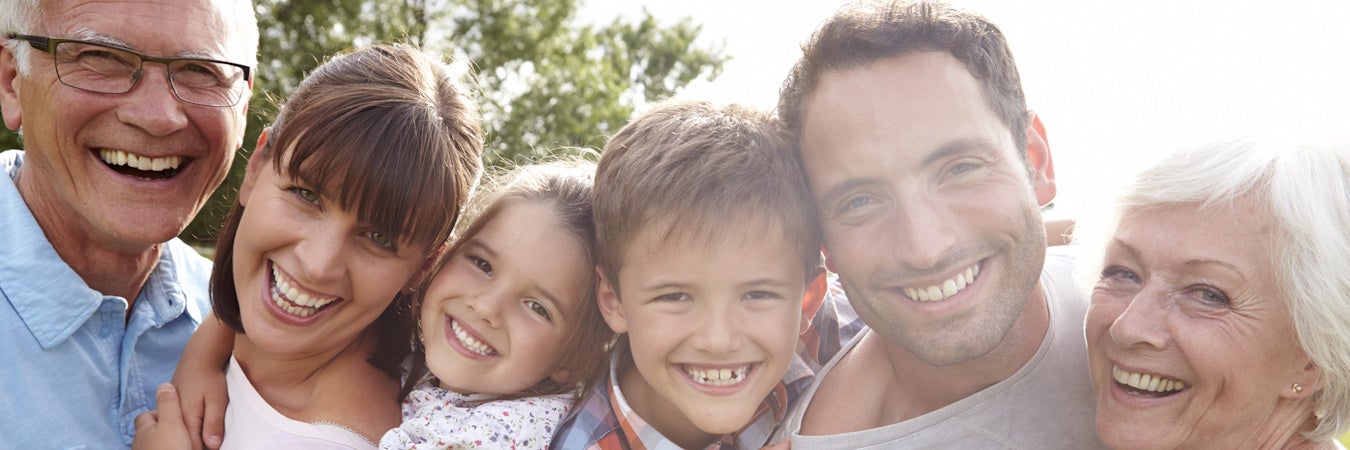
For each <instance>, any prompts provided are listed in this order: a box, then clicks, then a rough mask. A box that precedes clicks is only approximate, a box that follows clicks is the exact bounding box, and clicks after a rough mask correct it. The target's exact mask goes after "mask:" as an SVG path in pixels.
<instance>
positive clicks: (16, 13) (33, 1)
mask: <svg viewBox="0 0 1350 450" xmlns="http://www.w3.org/2000/svg"><path fill="white" fill-rule="evenodd" d="M0 11H5V14H4V15H0V42H3V44H4V46H5V47H6V48H9V49H10V50H11V51H13V53H14V60H15V62H17V63H18V64H17V66H18V67H19V73H21V74H25V73H28V64H29V61H30V60H31V59H32V58H31V57H30V56H29V54H30V53H31V52H30V50H32V49H31V48H29V46H28V43H27V42H24V41H23V40H22V39H7V38H5V36H8V35H9V33H19V34H28V33H32V32H33V28H34V27H35V26H37V23H38V19H39V18H40V17H42V10H41V7H40V5H38V0H0Z"/></svg>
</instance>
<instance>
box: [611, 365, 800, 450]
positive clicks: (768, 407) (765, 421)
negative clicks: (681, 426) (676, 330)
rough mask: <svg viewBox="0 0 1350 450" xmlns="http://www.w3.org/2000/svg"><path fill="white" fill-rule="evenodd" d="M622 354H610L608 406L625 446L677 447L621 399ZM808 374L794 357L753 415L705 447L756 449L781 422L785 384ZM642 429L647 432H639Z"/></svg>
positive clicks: (638, 449)
mask: <svg viewBox="0 0 1350 450" xmlns="http://www.w3.org/2000/svg"><path fill="white" fill-rule="evenodd" d="M626 354H628V349H626V348H620V349H617V351H614V352H613V356H611V357H610V360H609V401H610V406H611V407H612V408H613V409H614V412H615V416H616V417H617V418H618V419H619V428H620V430H621V432H622V434H623V437H624V438H625V440H626V441H627V442H626V443H627V444H628V447H629V448H631V449H633V450H647V449H663V448H679V447H678V446H677V445H675V443H674V442H671V441H670V440H669V439H667V438H666V437H665V436H664V435H662V434H661V433H660V432H657V431H656V429H654V428H651V425H649V424H648V423H647V421H645V420H643V419H642V417H640V416H638V415H637V413H636V412H634V411H633V408H632V407H630V406H629V405H628V401H627V400H626V399H625V398H624V396H623V390H622V389H620V388H619V370H618V369H619V365H620V363H621V362H622V361H623V358H624V356H623V355H626ZM803 377H805V378H803ZM810 377H811V369H810V368H808V367H807V366H806V365H805V364H804V363H802V362H801V360H800V359H798V358H795V357H794V358H793V361H792V364H790V365H789V367H788V372H787V374H786V376H785V377H784V382H779V383H778V384H777V385H776V386H774V388H773V391H772V392H770V393H769V395H768V396H767V397H765V398H764V402H763V403H760V405H759V408H758V409H756V410H755V413H754V415H752V416H750V422H749V423H748V424H746V426H745V427H742V428H741V429H740V430H738V431H736V432H734V433H731V434H726V435H722V436H721V437H719V438H718V439H717V441H716V442H714V443H712V444H711V445H709V446H708V447H706V448H705V450H714V449H735V448H745V449H757V448H760V447H763V446H764V444H765V443H767V442H768V438H769V437H770V436H771V435H772V434H773V431H774V429H775V428H776V427H777V426H778V424H780V423H782V422H783V418H784V417H785V416H786V414H787V406H788V394H787V392H788V386H789V385H799V384H801V383H799V381H801V380H803V379H804V380H806V381H807V382H808V383H809V381H810V379H811V378H810ZM785 382H786V383H785ZM644 430H650V431H649V432H647V433H643V432H642V431H644Z"/></svg>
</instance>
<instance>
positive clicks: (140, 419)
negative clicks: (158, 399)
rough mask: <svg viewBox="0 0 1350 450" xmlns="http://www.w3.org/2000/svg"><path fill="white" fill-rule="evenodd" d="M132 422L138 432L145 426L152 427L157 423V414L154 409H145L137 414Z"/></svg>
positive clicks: (143, 429)
mask: <svg viewBox="0 0 1350 450" xmlns="http://www.w3.org/2000/svg"><path fill="white" fill-rule="evenodd" d="M132 423H133V424H134V425H135V426H136V434H140V433H141V432H142V431H145V429H146V427H153V426H155V424H156V423H159V416H158V415H157V412H156V411H155V410H150V411H146V412H143V413H140V414H139V415H137V416H136V420H135V421H134V422H132Z"/></svg>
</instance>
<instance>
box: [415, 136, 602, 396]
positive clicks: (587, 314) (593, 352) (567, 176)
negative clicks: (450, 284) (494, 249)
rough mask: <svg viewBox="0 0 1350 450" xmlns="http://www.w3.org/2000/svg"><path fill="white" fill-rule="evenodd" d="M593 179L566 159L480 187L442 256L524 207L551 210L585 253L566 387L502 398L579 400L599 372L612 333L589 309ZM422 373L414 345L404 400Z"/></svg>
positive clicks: (565, 351)
mask: <svg viewBox="0 0 1350 450" xmlns="http://www.w3.org/2000/svg"><path fill="white" fill-rule="evenodd" d="M594 176H595V165H594V164H592V163H589V162H585V161H583V160H580V159H576V160H571V159H568V160H557V161H553V162H549V163H543V164H535V165H528V166H522V167H518V168H516V169H514V170H511V171H510V172H506V173H502V174H499V175H498V176H494V177H491V179H490V180H489V181H488V182H486V183H485V185H486V187H485V188H484V191H485V192H482V193H479V194H477V195H475V196H474V198H473V199H472V200H471V201H470V203H469V208H468V211H467V212H466V213H465V216H466V217H469V218H470V219H469V220H468V221H467V222H465V225H467V226H464V227H462V229H461V230H460V231H458V232H457V233H455V234H456V238H455V239H456V240H455V243H454V245H452V246H451V247H450V249H449V251H448V252H447V254H448V255H454V254H455V253H456V252H457V251H458V250H459V247H460V246H462V245H463V243H464V242H467V241H468V240H469V239H470V238H472V237H473V236H474V235H476V234H478V232H479V231H480V230H482V229H483V227H484V226H486V225H487V224H488V223H489V222H491V221H492V219H494V218H496V217H497V216H498V215H500V214H501V212H502V211H503V210H505V209H506V208H508V207H510V206H512V205H519V204H527V203H529V204H544V205H548V206H551V207H552V209H553V212H554V214H555V215H556V218H557V223H558V225H559V226H560V227H561V228H562V229H563V230H565V231H566V232H567V233H568V234H569V235H570V236H572V238H574V239H576V240H577V241H578V242H580V243H581V247H582V248H583V249H584V251H585V252H586V254H585V255H583V256H584V258H583V260H585V261H586V262H587V263H588V265H587V266H586V267H582V268H579V270H582V271H583V272H584V273H585V274H586V275H585V276H586V282H585V283H583V285H582V286H583V292H581V293H580V296H581V301H580V302H579V303H578V304H577V309H576V312H575V318H574V319H572V320H569V321H568V327H567V331H566V335H565V336H566V337H564V341H563V345H562V351H561V353H560V354H559V355H558V360H559V361H562V367H564V368H566V369H567V370H568V371H569V372H570V374H571V376H572V381H571V382H570V383H566V384H559V383H555V382H553V381H552V380H549V379H544V380H543V381H541V382H539V383H538V384H536V385H534V386H533V387H531V388H530V389H528V390H526V391H525V392H521V393H520V394H519V395H515V396H508V398H515V397H526V396H533V395H546V394H558V393H564V392H575V393H577V394H578V395H577V398H578V399H580V398H581V395H580V394H582V393H585V392H586V391H587V390H588V389H590V384H591V383H592V382H593V381H594V380H595V378H596V377H597V376H598V375H599V374H600V373H601V371H602V370H604V368H605V363H606V361H607V359H606V355H607V353H606V346H607V345H608V344H609V343H610V341H611V340H612V339H613V333H612V332H611V331H610V329H609V327H608V326H607V325H605V321H604V318H603V317H601V315H600V308H599V307H598V306H597V305H596V303H595V281H596V280H595V270H594V263H595V227H594V225H593V221H592V213H591V186H592V183H593V179H594ZM430 278H431V277H428V280H426V281H424V282H423V288H422V289H419V292H421V293H419V294H418V296H417V301H416V302H415V303H416V304H417V305H418V306H417V308H419V309H420V305H421V303H422V295H425V292H426V289H425V286H426V285H427V284H429V283H430ZM419 332H420V330H419ZM426 372H427V366H426V353H425V348H424V347H423V345H422V343H421V341H420V340H418V341H415V351H414V352H413V365H412V368H411V370H410V371H409V373H408V383H407V384H406V385H405V386H404V392H405V395H406V392H408V391H410V390H411V389H412V387H413V386H412V385H413V384H415V383H416V382H417V380H419V379H420V378H422V376H424V375H425V374H426Z"/></svg>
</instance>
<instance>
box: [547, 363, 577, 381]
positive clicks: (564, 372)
mask: <svg viewBox="0 0 1350 450" xmlns="http://www.w3.org/2000/svg"><path fill="white" fill-rule="evenodd" d="M548 379H550V380H553V382H554V383H558V384H568V383H571V382H572V371H571V370H568V369H567V368H566V367H559V368H558V370H555V371H553V373H552V374H549V376H548Z"/></svg>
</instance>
